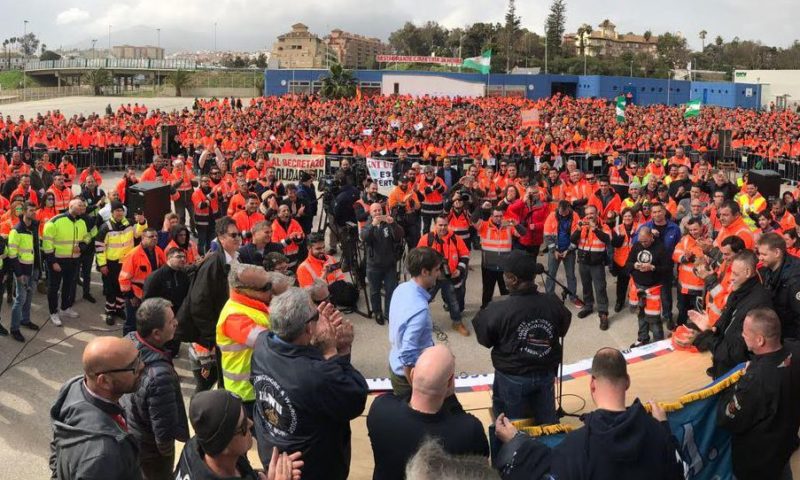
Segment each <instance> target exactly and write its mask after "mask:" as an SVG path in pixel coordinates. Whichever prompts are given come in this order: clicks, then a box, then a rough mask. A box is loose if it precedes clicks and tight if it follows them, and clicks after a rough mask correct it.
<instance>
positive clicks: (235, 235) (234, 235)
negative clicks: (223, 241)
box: [227, 232, 242, 238]
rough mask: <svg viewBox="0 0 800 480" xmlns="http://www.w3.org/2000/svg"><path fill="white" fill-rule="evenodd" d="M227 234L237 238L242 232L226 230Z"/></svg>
mask: <svg viewBox="0 0 800 480" xmlns="http://www.w3.org/2000/svg"><path fill="white" fill-rule="evenodd" d="M227 235H228V236H229V237H231V238H239V237H240V236H241V235H242V234H241V233H239V232H228V233H227Z"/></svg>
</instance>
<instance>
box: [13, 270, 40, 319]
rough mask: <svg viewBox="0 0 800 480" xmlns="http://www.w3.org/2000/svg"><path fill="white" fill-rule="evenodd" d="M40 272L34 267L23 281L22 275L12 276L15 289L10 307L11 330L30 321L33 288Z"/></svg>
mask: <svg viewBox="0 0 800 480" xmlns="http://www.w3.org/2000/svg"><path fill="white" fill-rule="evenodd" d="M39 275H40V272H39V270H38V269H36V268H34V269H33V271H32V272H31V274H30V276H28V278H27V279H26V280H25V281H23V280H22V279H23V277H17V276H15V277H14V280H15V281H16V283H17V291H16V294H15V295H14V306H12V307H11V330H19V326H20V325H22V324H23V323H31V300H32V299H33V289H34V287H36V284H37V283H38V282H39Z"/></svg>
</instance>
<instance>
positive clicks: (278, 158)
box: [269, 153, 325, 182]
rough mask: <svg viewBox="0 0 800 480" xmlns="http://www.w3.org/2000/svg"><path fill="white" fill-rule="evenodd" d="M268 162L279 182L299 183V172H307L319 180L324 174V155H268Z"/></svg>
mask: <svg viewBox="0 0 800 480" xmlns="http://www.w3.org/2000/svg"><path fill="white" fill-rule="evenodd" d="M269 160H270V163H271V164H272V166H273V167H275V176H276V177H278V179H279V180H290V181H293V182H296V181H299V179H300V172H304V171H305V172H308V173H310V174H311V175H313V176H314V178H319V177H320V176H322V175H323V174H324V173H325V155H295V154H291V153H270V154H269Z"/></svg>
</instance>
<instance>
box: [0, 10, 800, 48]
mask: <svg viewBox="0 0 800 480" xmlns="http://www.w3.org/2000/svg"><path fill="white" fill-rule="evenodd" d="M6 3H7V4H5V5H4V6H3V15H2V16H0V32H2V33H0V36H3V38H5V37H8V36H14V35H18V34H21V33H22V24H23V20H29V21H30V23H29V25H28V30H29V31H33V32H36V33H37V34H38V35H39V37H40V38H41V39H42V41H43V42H44V43H46V44H47V45H49V46H51V47H56V46H58V45H65V46H66V45H73V44H77V43H79V42H86V41H87V40H88V39H90V38H98V39H101V40H100V43H103V44H104V43H105V40H106V39H107V36H108V25H109V24H111V25H112V33H111V36H112V39H111V40H112V43H114V33H115V32H121V31H123V30H125V29H127V28H130V27H134V26H145V27H147V28H150V29H151V30H152V31H153V33H152V36H149V35H145V37H149V38H142V39H141V43H154V39H155V29H156V28H161V29H162V38H164V37H165V36H166V37H168V36H169V32H170V31H173V32H175V33H176V34H178V33H181V34H182V33H183V32H192V33H204V34H205V35H206V37H203V38H204V39H207V41H206V40H197V36H196V35H192V36H189V37H187V41H189V42H191V43H192V44H187V45H185V48H187V49H203V48H209V47H210V46H211V44H212V43H213V39H212V37H213V33H211V32H212V31H213V24H214V22H217V25H218V27H217V31H218V46H219V48H220V49H262V48H265V47H266V48H270V47H271V46H272V43H273V42H274V40H275V37H276V36H277V35H279V34H281V33H284V32H286V31H288V30H289V28H290V25H292V24H293V23H295V22H303V23H306V24H307V25H309V26H310V27H311V29H312V31H314V32H316V33H318V34H320V35H322V34H325V33H327V32H328V31H329V30H330V29H332V28H342V29H344V30H348V31H352V32H356V33H361V34H365V35H370V36H377V37H379V38H382V39H384V40H386V39H387V38H388V36H389V33H390V32H391V31H393V30H395V29H397V28H400V27H401V26H402V24H403V23H404V22H405V21H407V20H410V21H414V22H424V21H427V20H436V21H439V22H440V23H442V24H444V25H445V26H448V27H458V26H464V25H466V24H469V23H472V22H476V21H484V22H502V21H503V15H504V13H505V10H506V5H507V3H506V1H505V0H436V1H431V0H387V1H384V2H366V1H364V0H299V1H276V0H213V1H212V0H172V1H169V2H167V1H164V0H116V1H111V2H105V1H101V0H84V1H80V2H75V3H74V4H72V3H69V2H64V1H63V0H59V1H55V0H37V1H36V2H6ZM549 3H550V2H549V0H534V1H526V2H518V7H517V11H518V13H519V15H520V16H521V17H522V23H523V26H525V27H527V28H529V29H531V30H533V31H537V32H542V31H543V26H544V19H545V17H546V16H547V12H548V8H549ZM764 7H766V8H764ZM798 14H800V2H797V1H796V0H772V1H770V2H769V5H768V6H763V5H758V4H753V3H752V2H751V1H749V0H713V1H708V0H706V1H697V0H672V1H671V2H642V1H635V0H609V1H606V2H598V1H597V0H567V30H568V31H574V30H575V29H577V27H578V26H579V25H580V24H582V23H590V24H592V25H597V24H598V23H600V22H601V21H602V20H603V19H604V18H609V19H610V20H611V21H612V22H614V23H615V24H616V25H617V27H618V30H619V31H621V32H628V31H632V32H637V33H641V32H644V31H645V30H648V29H649V30H651V31H653V33H654V34H659V33H662V32H665V31H671V32H681V33H683V35H684V36H686V38H687V39H688V40H689V44H690V45H691V46H692V47H693V48H699V47H700V40H699V38H698V36H697V34H698V32H699V31H700V30H703V29H705V30H707V31H708V39H707V42H708V41H713V39H714V38H715V37H716V36H717V35H721V36H722V37H723V38H725V39H726V40H730V39H731V38H733V37H735V36H738V37H739V38H741V39H757V40H761V41H762V42H763V43H765V44H769V45H777V46H784V47H785V46H788V45H790V44H791V43H792V42H793V41H794V40H795V39H796V38H797V37H798V34H797V33H796V31H795V29H794V28H793V25H792V24H791V22H790V19H792V18H795V17H797V16H798ZM173 40H174V42H175V43H177V44H180V41H181V39H180V38H175V39H173ZM170 43H173V42H170ZM198 43H205V44H198Z"/></svg>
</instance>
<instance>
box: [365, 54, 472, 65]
mask: <svg viewBox="0 0 800 480" xmlns="http://www.w3.org/2000/svg"><path fill="white" fill-rule="evenodd" d="M375 60H376V61H377V62H378V63H435V64H437V65H452V66H456V67H457V66H459V65H461V63H462V60H461V59H460V58H458V57H426V56H422V55H375Z"/></svg>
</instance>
